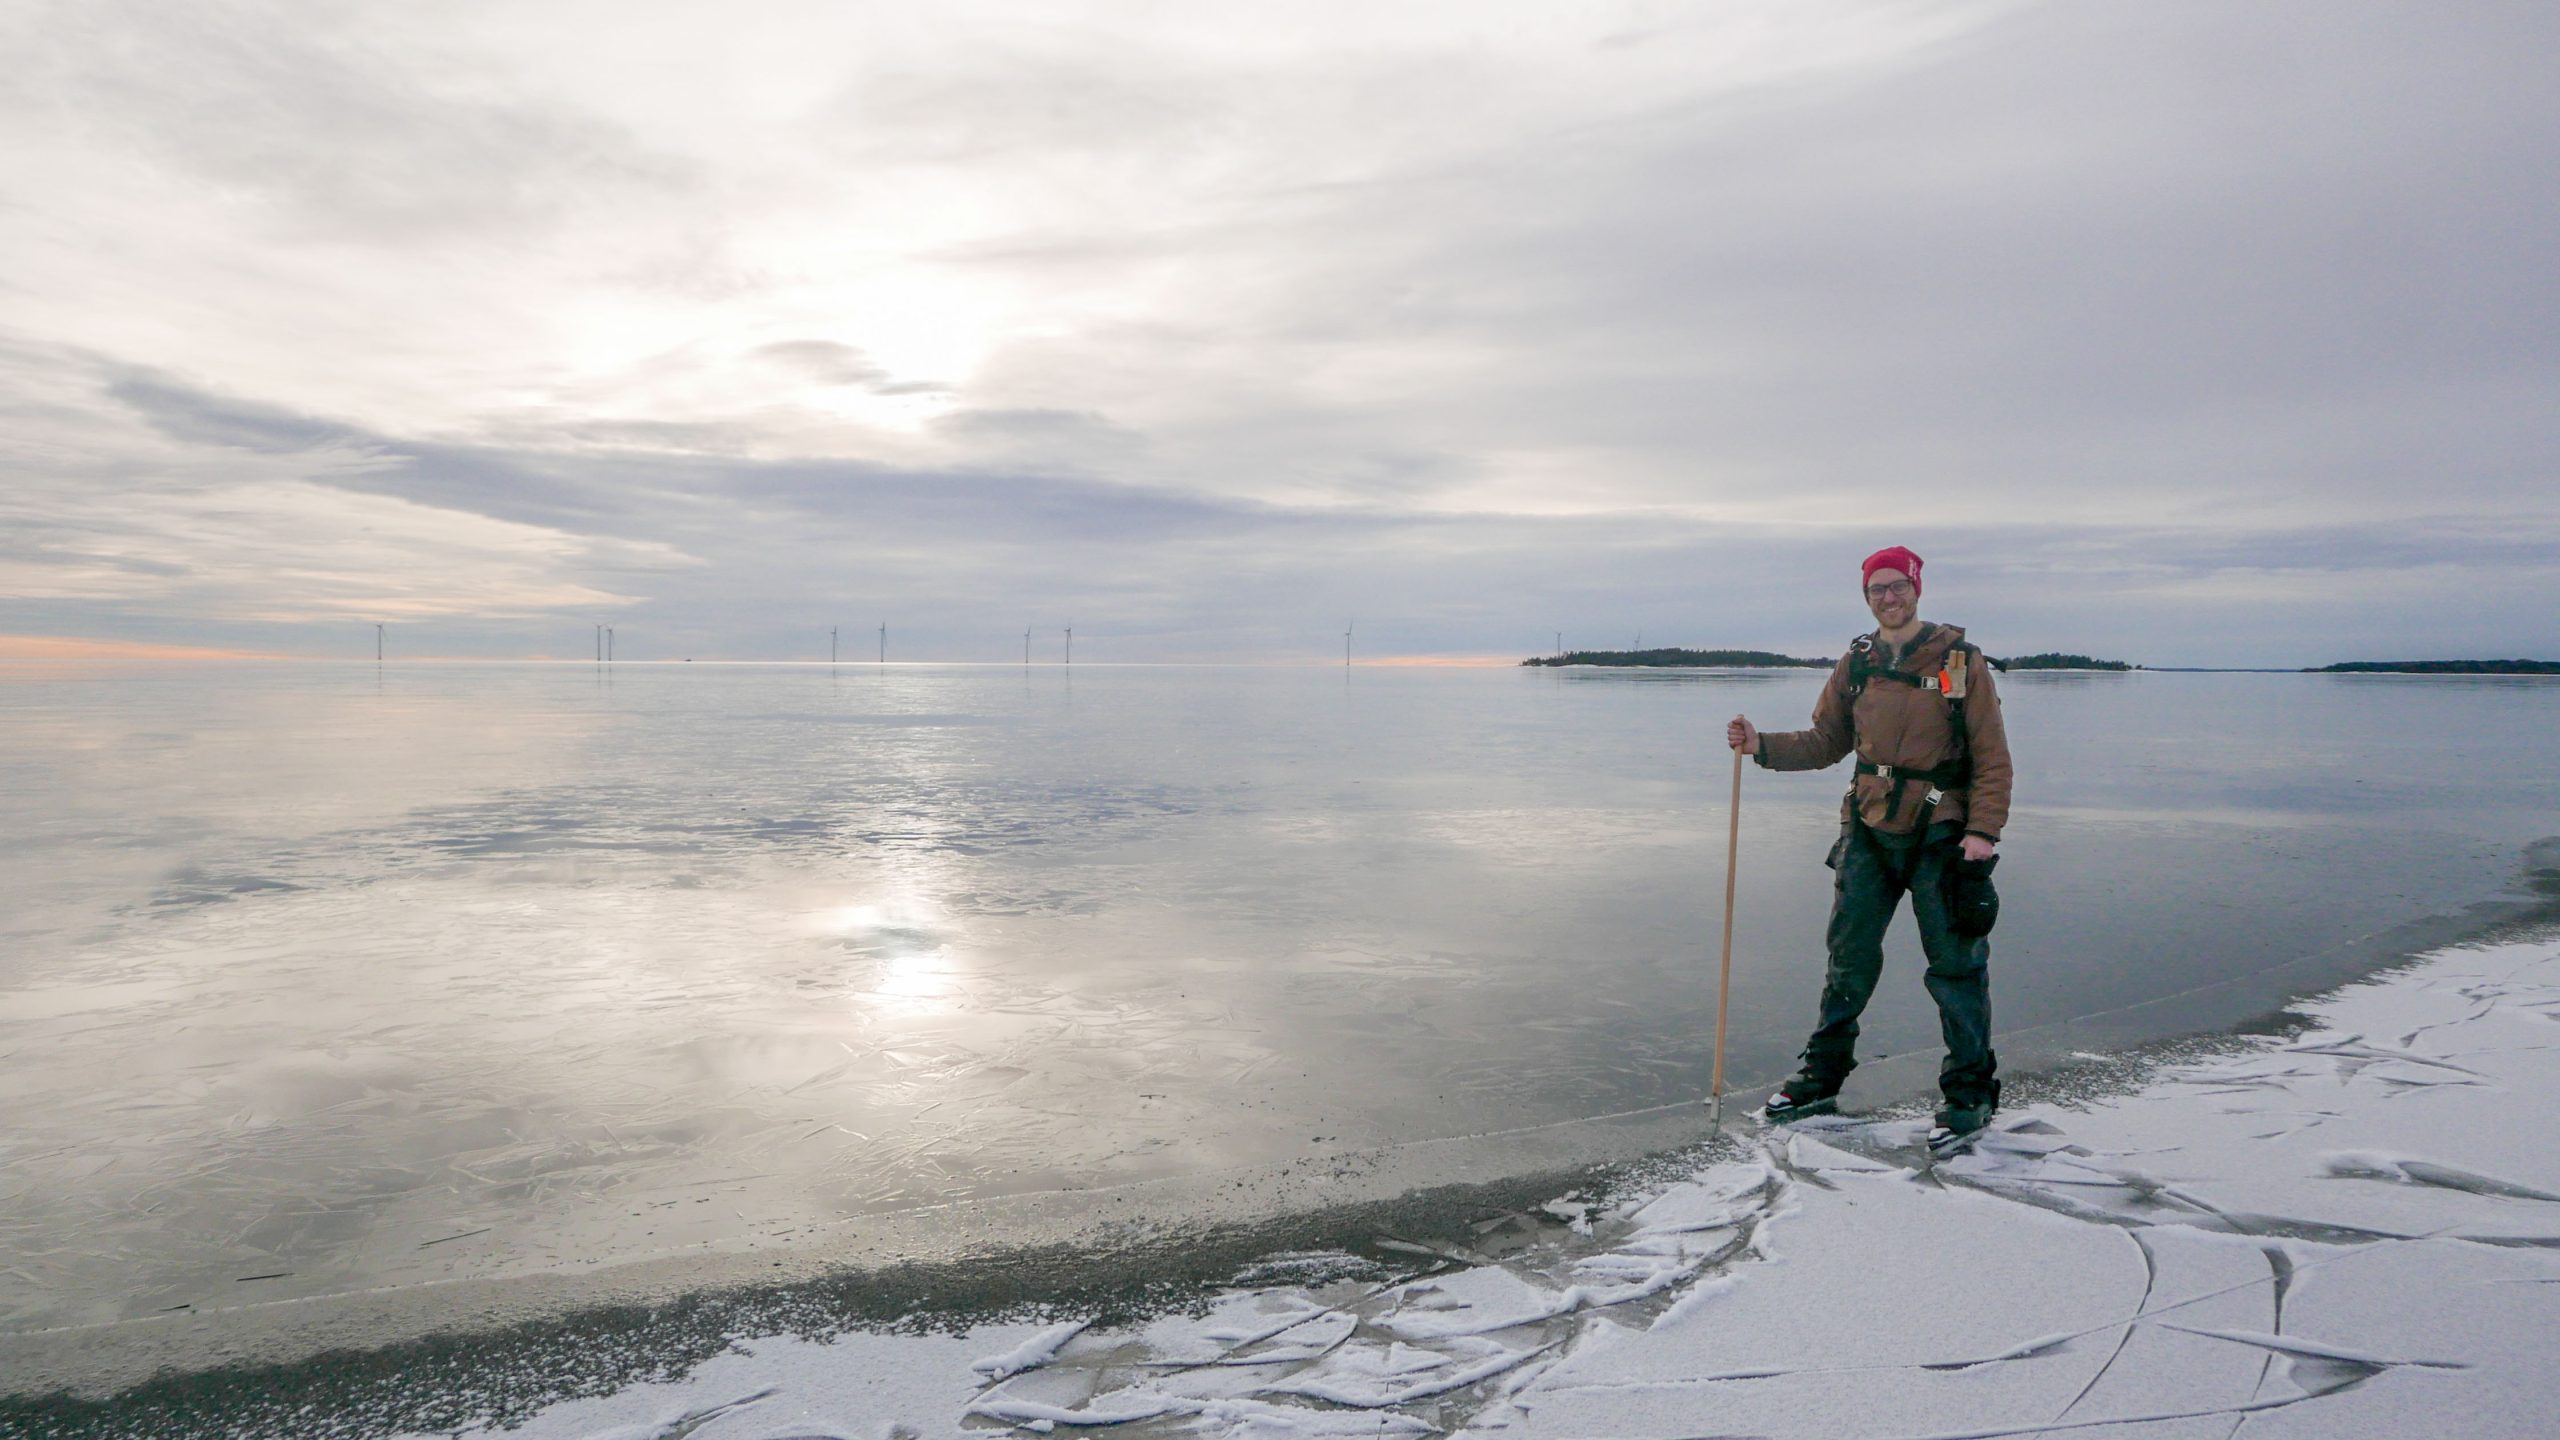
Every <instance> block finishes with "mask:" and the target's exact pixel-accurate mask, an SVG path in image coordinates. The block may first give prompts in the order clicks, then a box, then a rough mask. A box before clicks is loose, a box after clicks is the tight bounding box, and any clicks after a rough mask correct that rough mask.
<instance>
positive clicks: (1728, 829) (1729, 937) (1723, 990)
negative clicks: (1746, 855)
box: [1707, 750, 1742, 1129]
mask: <svg viewBox="0 0 2560 1440" xmlns="http://www.w3.org/2000/svg"><path fill="white" fill-rule="evenodd" d="M1725 813H1726V817H1727V818H1726V824H1725V837H1724V963H1723V964H1722V966H1720V967H1719V968H1718V970H1717V973H1716V1065H1715V1075H1714V1077H1713V1078H1711V1079H1710V1080H1709V1081H1708V1082H1707V1095H1708V1099H1709V1101H1710V1103H1711V1105H1712V1107H1713V1115H1714V1119H1713V1123H1714V1125H1715V1126H1716V1128H1718V1129H1722V1128H1724V1019H1725V1003H1726V999H1727V997H1729V996H1730V995H1731V994H1732V993H1733V889H1734V877H1735V875H1736V874H1737V872H1739V870H1740V869H1741V865H1740V861H1741V859H1742V752H1741V751H1739V750H1736V751H1734V752H1733V799H1732V801H1731V802H1730V803H1729V804H1727V805H1726V806H1725Z"/></svg>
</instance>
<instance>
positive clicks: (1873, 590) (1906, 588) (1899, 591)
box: [1867, 580, 1911, 600]
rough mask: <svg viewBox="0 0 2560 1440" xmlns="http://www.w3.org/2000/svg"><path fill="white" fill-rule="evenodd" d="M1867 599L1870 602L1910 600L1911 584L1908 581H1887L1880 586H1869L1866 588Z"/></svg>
mask: <svg viewBox="0 0 2560 1440" xmlns="http://www.w3.org/2000/svg"><path fill="white" fill-rule="evenodd" d="M1867 598H1868V599H1870V600H1908V599H1910V598H1911V582H1910V581H1908V580H1888V581H1886V582H1885V583H1883V584H1882V585H1870V586H1868V587H1867Z"/></svg>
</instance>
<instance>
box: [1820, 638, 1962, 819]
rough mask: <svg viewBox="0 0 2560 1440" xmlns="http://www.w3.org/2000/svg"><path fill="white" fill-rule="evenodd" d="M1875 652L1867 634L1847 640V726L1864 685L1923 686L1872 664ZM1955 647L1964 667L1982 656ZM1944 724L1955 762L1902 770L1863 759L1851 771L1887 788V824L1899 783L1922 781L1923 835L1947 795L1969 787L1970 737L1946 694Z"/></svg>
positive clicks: (1853, 789)
mask: <svg viewBox="0 0 2560 1440" xmlns="http://www.w3.org/2000/svg"><path fill="white" fill-rule="evenodd" d="M1875 648H1876V647H1875V637H1874V636H1872V635H1861V636H1859V637H1858V638H1857V639H1855V640H1852V641H1850V642H1849V704H1850V707H1851V709H1850V717H1851V725H1852V728H1855V724H1856V715H1857V711H1856V706H1857V703H1858V696H1859V695H1860V694H1862V693H1863V692H1864V691H1865V690H1866V688H1867V682H1868V681H1870V680H1889V681H1892V682H1894V683H1895V684H1898V685H1909V686H1911V687H1913V688H1915V689H1917V688H1919V687H1920V686H1923V685H1927V684H1929V681H1928V680H1927V679H1925V678H1923V677H1922V676H1918V675H1914V674H1911V673H1910V672H1909V671H1906V670H1898V669H1895V668H1893V667H1891V666H1886V665H1879V664H1877V663H1876V658H1875ZM1955 648H1956V649H1959V650H1963V651H1965V652H1966V662H1967V665H1968V667H1969V666H1970V665H1971V664H1972V663H1973V662H1975V661H1978V660H1980V659H1981V658H1982V652H1981V651H1979V650H1976V649H1974V647H1973V646H1971V645H1969V644H1962V643H1959V644H1958V645H1957V646H1956V647H1955ZM1933 688H1934V687H1933ZM1947 724H1948V726H1949V728H1951V729H1952V730H1953V731H1954V732H1955V742H1956V758H1955V759H1953V760H1951V761H1949V762H1947V763H1946V764H1944V765H1940V766H1937V767H1935V768H1934V769H1928V770H1921V769H1917V768H1913V767H1908V766H1898V765H1876V764H1871V763H1869V762H1867V761H1864V760H1861V761H1859V762H1858V767H1857V773H1859V774H1861V775H1880V776H1882V777H1884V779H1885V780H1887V781H1889V782H1891V783H1892V785H1893V788H1892V789H1891V790H1889V791H1888V792H1886V795H1885V802H1884V819H1885V823H1886V824H1888V825H1890V824H1892V823H1893V817H1894V816H1895V815H1897V814H1899V813H1901V810H1902V784H1901V782H1903V781H1905V780H1918V781H1922V782H1925V783H1926V784H1927V785H1928V787H1929V793H1928V796H1927V797H1926V799H1925V800H1923V802H1922V804H1921V809H1920V828H1921V829H1922V830H1924V831H1925V830H1927V829H1928V828H1929V818H1930V817H1931V816H1933V815H1935V814H1937V813H1938V805H1939V803H1940V802H1942V801H1944V800H1945V799H1946V798H1947V792H1948V791H1949V790H1953V789H1956V788H1957V787H1959V786H1962V785H1967V784H1970V783H1972V780H1973V739H1972V737H1971V736H1970V735H1968V734H1967V733H1966V732H1965V724H1964V702H1963V701H1962V700H1959V699H1957V698H1956V697H1954V696H1952V695H1950V696H1948V697H1947ZM1849 793H1850V794H1851V795H1852V796H1853V797H1854V796H1855V795H1856V794H1857V785H1856V784H1855V783H1854V782H1852V783H1851V785H1850V787H1849Z"/></svg>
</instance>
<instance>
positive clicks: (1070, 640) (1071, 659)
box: [1067, 625, 1076, 665]
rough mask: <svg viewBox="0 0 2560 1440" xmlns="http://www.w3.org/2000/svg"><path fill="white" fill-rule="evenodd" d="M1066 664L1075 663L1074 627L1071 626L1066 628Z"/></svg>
mask: <svg viewBox="0 0 2560 1440" xmlns="http://www.w3.org/2000/svg"><path fill="white" fill-rule="evenodd" d="M1067 663H1068V664H1070V665H1073V664H1074V663H1076V627H1074V626H1073V625H1070V626H1068V627H1067Z"/></svg>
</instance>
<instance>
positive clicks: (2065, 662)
mask: <svg viewBox="0 0 2560 1440" xmlns="http://www.w3.org/2000/svg"><path fill="white" fill-rule="evenodd" d="M1991 667H1992V668H1993V669H1995V670H2139V669H2141V668H2142V667H2141V666H2139V665H2128V664H2126V663H2125V662H2123V661H2122V660H2095V659H2092V658H2090V657H2089V656H2086V655H2065V654H2063V653H2062V652H2061V651H2058V650H2046V651H2042V652H2039V653H2037V654H2034V655H2013V656H2011V657H2010V658H2008V659H2006V660H2003V659H2001V658H2000V657H1999V656H1997V655H1995V656H1993V657H1991Z"/></svg>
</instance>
